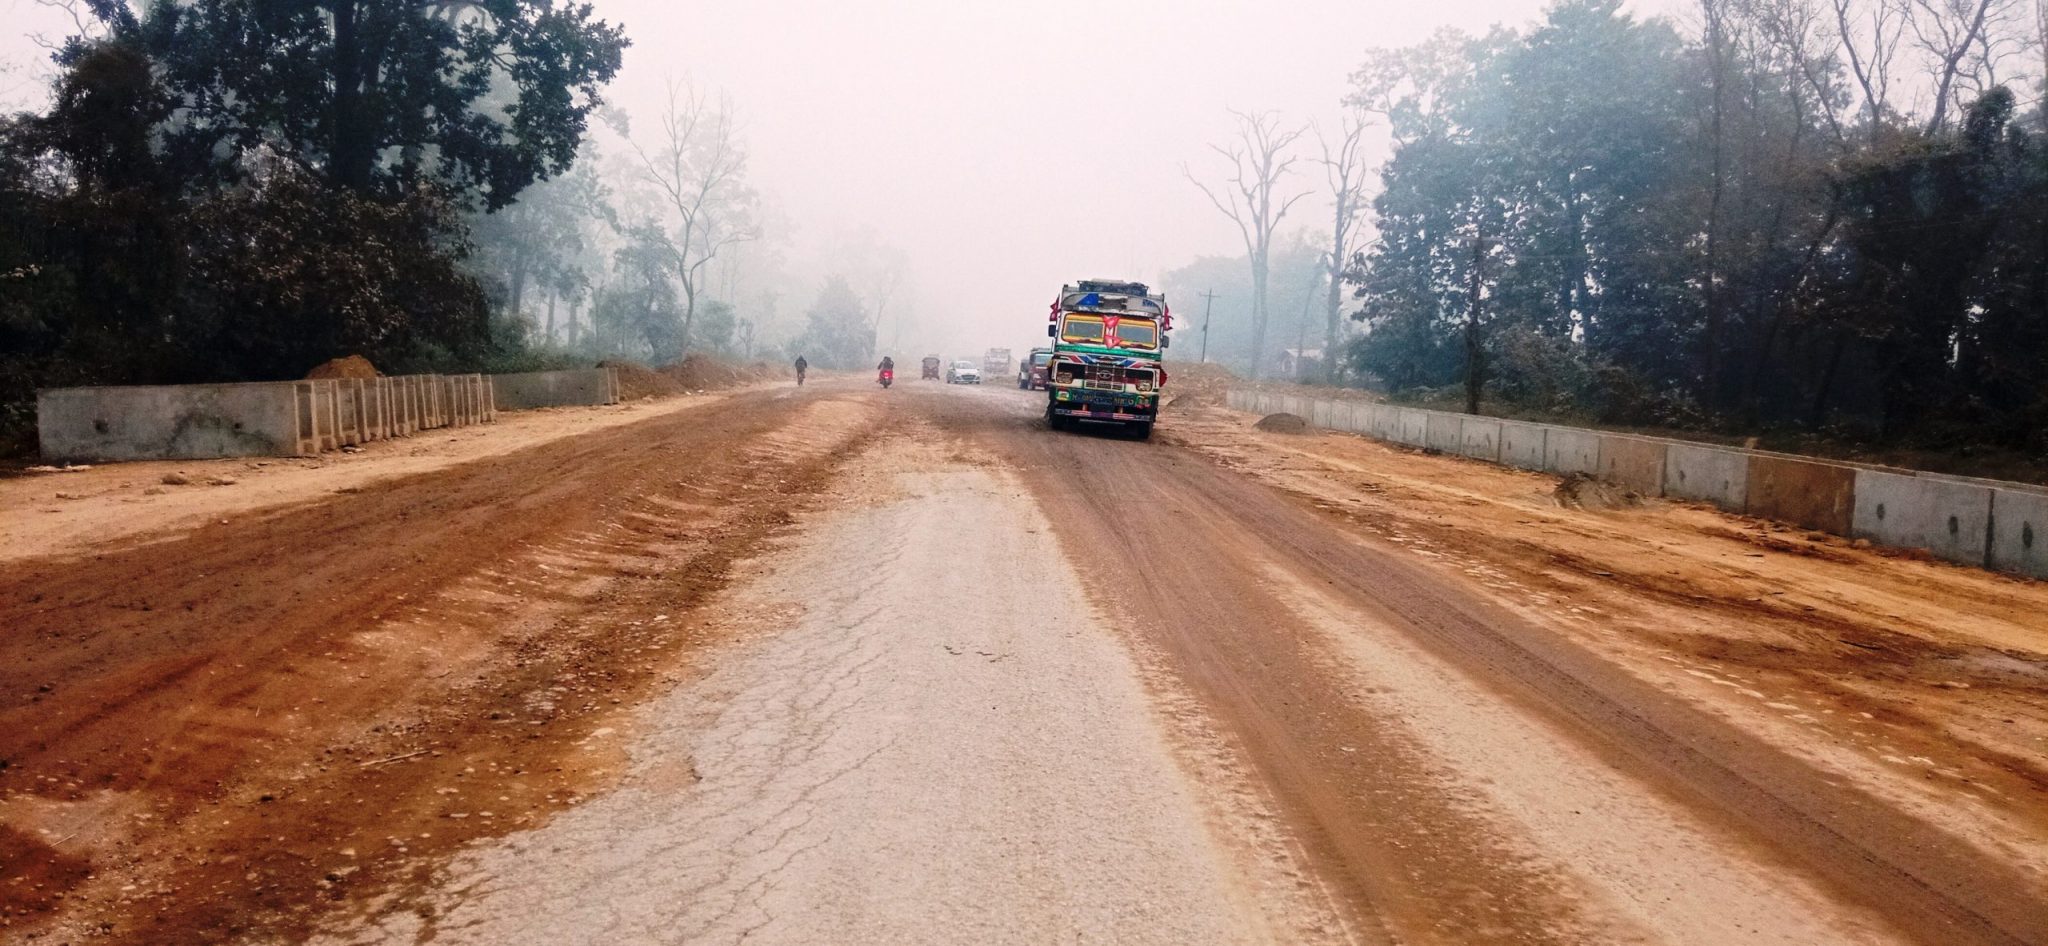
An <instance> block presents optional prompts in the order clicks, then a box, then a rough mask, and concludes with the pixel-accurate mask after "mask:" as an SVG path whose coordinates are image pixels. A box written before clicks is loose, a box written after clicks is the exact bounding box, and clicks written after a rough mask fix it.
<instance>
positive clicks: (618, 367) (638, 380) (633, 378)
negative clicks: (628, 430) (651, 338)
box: [598, 361, 683, 401]
mask: <svg viewBox="0 0 2048 946" xmlns="http://www.w3.org/2000/svg"><path fill="white" fill-rule="evenodd" d="M598 367H601V368H611V369H613V370H615V371H617V372H618V375H619V400H621V401H638V400H641V399H643V398H650V397H667V396H669V395H671V394H681V393H682V392H683V386H682V384H680V383H678V382H677V381H676V379H674V378H671V377H669V376H668V375H665V374H662V373H661V372H659V371H656V370H654V369H653V368H649V367H647V366H646V365H643V364H641V363H639V362H637V361H606V362H600V363H599V365H598Z"/></svg>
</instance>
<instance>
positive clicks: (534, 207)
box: [471, 159, 619, 342]
mask: <svg viewBox="0 0 2048 946" xmlns="http://www.w3.org/2000/svg"><path fill="white" fill-rule="evenodd" d="M595 163H596V162H595V160H594V159H589V160H585V161H582V162H579V163H578V165H577V166H576V167H575V168H573V169H571V170H570V171H569V172H568V173H567V174H563V175H561V176H559V177H556V178H553V179H551V180H547V181H543V182H541V183H539V184H536V185H535V186H533V187H530V188H528V189H527V190H526V191H525V192H524V193H522V194H521V195H520V196H519V199H518V200H516V201H514V202H512V203H510V204H507V205H505V206H503V207H500V208H498V209H497V210H493V211H489V212H485V213H479V214H476V215H473V216H472V217H471V229H472V232H473V234H474V239H475V242H476V245H477V248H478V252H477V258H476V268H477V270H478V271H479V272H481V273H484V274H487V275H488V277H489V278H490V280H491V281H492V282H493V283H494V288H496V289H497V290H498V291H499V293H500V295H499V298H500V300H501V303H502V309H501V314H502V316H503V317H505V318H507V319H510V320H524V319H525V318H526V289H527V286H528V285H529V284H538V285H539V287H540V288H541V289H542V290H544V291H545V292H546V294H547V302H548V306H549V311H550V313H552V312H553V308H554V306H555V304H556V301H557V300H558V299H560V298H574V297H576V296H577V295H579V294H580V292H581V291H582V289H583V287H585V286H587V285H588V283H589V274H588V272H586V270H585V267H586V266H587V265H589V263H588V262H587V260H586V257H587V256H588V254H589V251H590V250H591V248H592V246H593V244H594V243H595V242H596V241H597V240H598V239H599V238H600V237H601V236H602V235H603V234H606V233H610V232H613V231H616V230H617V228H618V226H619V223H618V219H617V211H615V210H614V209H613V208H612V206H611V202H610V199H609V196H610V189H609V188H608V187H607V186H606V185H605V183H604V182H603V180H601V179H600V178H599V177H598V176H597V174H596V172H595V171H594V170H593V169H592V167H593V165H594V164H595ZM550 323H552V319H550ZM544 337H545V338H546V339H547V340H548V341H550V342H551V341H553V339H554V328H553V325H552V324H550V325H549V326H548V327H547V330H546V332H545V335H544Z"/></svg>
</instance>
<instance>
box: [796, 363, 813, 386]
mask: <svg viewBox="0 0 2048 946" xmlns="http://www.w3.org/2000/svg"><path fill="white" fill-rule="evenodd" d="M810 366H811V363H810V362H808V361H805V360H804V356H802V355H798V356H796V386H797V387H803V386H804V369H805V368H809V367H810Z"/></svg>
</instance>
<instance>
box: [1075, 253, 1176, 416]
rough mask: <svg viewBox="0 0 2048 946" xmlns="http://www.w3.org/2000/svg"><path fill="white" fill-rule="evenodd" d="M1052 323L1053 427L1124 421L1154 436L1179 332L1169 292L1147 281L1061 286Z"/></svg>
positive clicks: (1084, 282) (1094, 281)
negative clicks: (1170, 351)
mask: <svg viewBox="0 0 2048 946" xmlns="http://www.w3.org/2000/svg"><path fill="white" fill-rule="evenodd" d="M1048 321H1050V322H1051V323H1052V324H1050V325H1047V326H1046V328H1045V333H1046V335H1048V336H1050V337H1051V338H1052V362H1051V364H1049V365H1048V366H1047V370H1046V375H1047V383H1046V404H1045V422H1046V425H1047V426H1049V427H1051V428H1053V429H1054V430H1066V429H1070V428H1072V427H1075V426H1077V425H1079V424H1083V423H1107V424H1119V425H1122V426H1123V427H1125V428H1126V429H1128V430H1130V431H1131V432H1132V433H1135V434H1136V435H1137V436H1138V437H1139V438H1141V439H1142V438H1144V437H1149V436H1151V434H1152V424H1153V423H1154V422H1155V421H1157V420H1158V419H1159V391H1160V389H1161V388H1163V387H1165V385H1166V369H1165V367H1164V366H1163V365H1162V364H1161V363H1160V355H1161V354H1162V353H1163V352H1164V351H1165V349H1166V347H1167V345H1168V344H1169V339H1168V337H1167V334H1166V333H1167V332H1169V331H1171V330H1172V329H1173V314H1172V312H1171V311H1169V310H1168V309H1167V306H1166V297H1165V296H1164V295H1160V294H1156V293H1153V292H1152V291H1151V290H1149V289H1147V288H1146V286H1145V284H1144V283H1136V282H1117V281H1114V280H1106V279H1084V280H1081V281H1080V282H1079V283H1076V284H1074V285H1071V286H1063V287H1061V289H1060V295H1059V298H1058V299H1055V300H1053V304H1052V315H1051V316H1050V317H1049V319H1048Z"/></svg>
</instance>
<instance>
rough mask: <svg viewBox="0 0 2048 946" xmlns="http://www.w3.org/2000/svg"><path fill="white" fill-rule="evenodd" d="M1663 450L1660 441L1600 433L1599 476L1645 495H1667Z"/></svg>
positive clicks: (1663, 446) (1662, 443) (1662, 444)
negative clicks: (1665, 492)
mask: <svg viewBox="0 0 2048 946" xmlns="http://www.w3.org/2000/svg"><path fill="white" fill-rule="evenodd" d="M1664 449H1665V445H1664V442H1663V441H1660V440H1649V439H1646V438H1642V437H1628V436H1622V435H1618V434H1601V435H1600V478H1601V479H1603V480H1606V481H1608V482H1610V483H1619V484H1621V485H1622V486H1626V487H1628V488H1629V489H1632V490H1635V491H1636V492H1638V493H1641V494H1643V495H1645V496H1662V495H1664V462H1665V460H1664Z"/></svg>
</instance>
